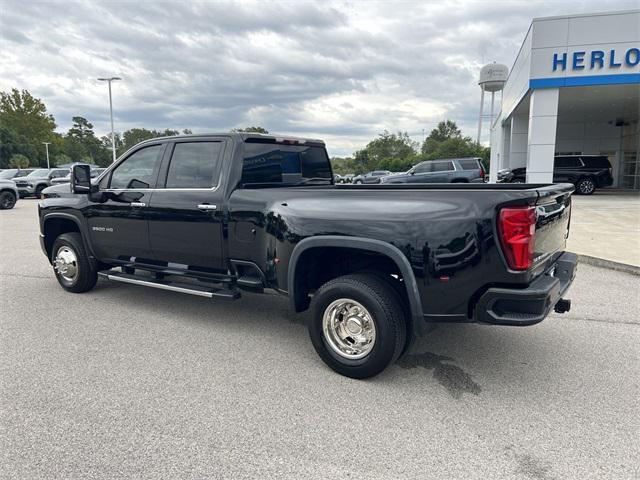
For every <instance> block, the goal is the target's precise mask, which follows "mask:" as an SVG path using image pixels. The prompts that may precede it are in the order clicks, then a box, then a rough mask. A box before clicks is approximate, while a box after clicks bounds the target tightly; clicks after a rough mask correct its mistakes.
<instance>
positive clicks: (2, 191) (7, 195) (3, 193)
mask: <svg viewBox="0 0 640 480" xmlns="http://www.w3.org/2000/svg"><path fill="white" fill-rule="evenodd" d="M17 201H18V188H17V187H16V184H15V183H14V182H13V180H3V179H0V210H9V209H11V208H13V207H14V206H15V204H16V202H17Z"/></svg>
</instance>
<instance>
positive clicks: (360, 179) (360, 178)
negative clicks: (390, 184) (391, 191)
mask: <svg viewBox="0 0 640 480" xmlns="http://www.w3.org/2000/svg"><path fill="white" fill-rule="evenodd" d="M390 173H391V172H390V171H389V170H374V171H373V172H367V173H363V174H362V175H356V176H355V177H353V183H358V184H360V183H380V179H381V178H382V177H386V176H387V175H389V174H390Z"/></svg>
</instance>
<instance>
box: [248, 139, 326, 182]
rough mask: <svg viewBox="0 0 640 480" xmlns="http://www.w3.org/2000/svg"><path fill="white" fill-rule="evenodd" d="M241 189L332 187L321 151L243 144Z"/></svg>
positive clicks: (323, 150)
mask: <svg viewBox="0 0 640 480" xmlns="http://www.w3.org/2000/svg"><path fill="white" fill-rule="evenodd" d="M241 183H242V184H243V185H259V184H269V185H273V184H278V185H282V186H297V185H331V183H332V176H331V164H330V163H329V157H328V156H327V152H326V151H325V149H324V147H321V146H311V145H288V144H287V145H285V144H279V143H275V142H269V143H264V142H255V143H249V142H247V143H245V144H244V159H243V164H242V179H241Z"/></svg>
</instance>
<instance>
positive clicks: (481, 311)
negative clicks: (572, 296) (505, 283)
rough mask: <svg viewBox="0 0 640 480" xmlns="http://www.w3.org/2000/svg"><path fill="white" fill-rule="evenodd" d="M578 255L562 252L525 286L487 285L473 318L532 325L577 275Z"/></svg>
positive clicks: (538, 320) (503, 323)
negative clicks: (543, 271)
mask: <svg viewBox="0 0 640 480" xmlns="http://www.w3.org/2000/svg"><path fill="white" fill-rule="evenodd" d="M577 265H578V256H577V255H576V254H575V253H570V252H565V253H563V254H562V255H561V256H560V257H559V258H558V260H557V261H556V262H555V263H554V264H553V266H552V267H551V268H550V269H549V270H547V271H546V272H545V273H544V274H543V275H540V276H539V277H538V278H536V279H535V280H534V281H533V282H531V284H530V285H529V286H528V287H527V288H523V289H516V288H490V289H489V290H487V291H486V292H485V293H484V294H483V295H482V296H481V297H480V299H479V300H478V303H477V304H476V308H475V320H476V321H477V322H481V323H492V324H496V325H521V326H526V325H533V324H536V323H538V322H541V321H542V320H544V318H545V317H546V316H547V315H548V314H549V312H550V311H551V309H552V308H553V307H554V306H555V305H556V304H557V303H558V301H559V300H561V299H562V296H563V295H564V294H565V293H566V291H567V290H568V289H569V287H570V286H571V283H572V282H573V279H574V278H575V276H576V270H577Z"/></svg>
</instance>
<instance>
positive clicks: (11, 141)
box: [0, 124, 19, 168]
mask: <svg viewBox="0 0 640 480" xmlns="http://www.w3.org/2000/svg"><path fill="white" fill-rule="evenodd" d="M18 143H19V140H18V135H17V134H16V132H14V131H13V130H11V129H10V128H9V127H7V126H5V125H4V124H3V125H0V168H6V167H7V166H8V165H9V159H10V158H11V156H12V155H14V154H15V153H18Z"/></svg>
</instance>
